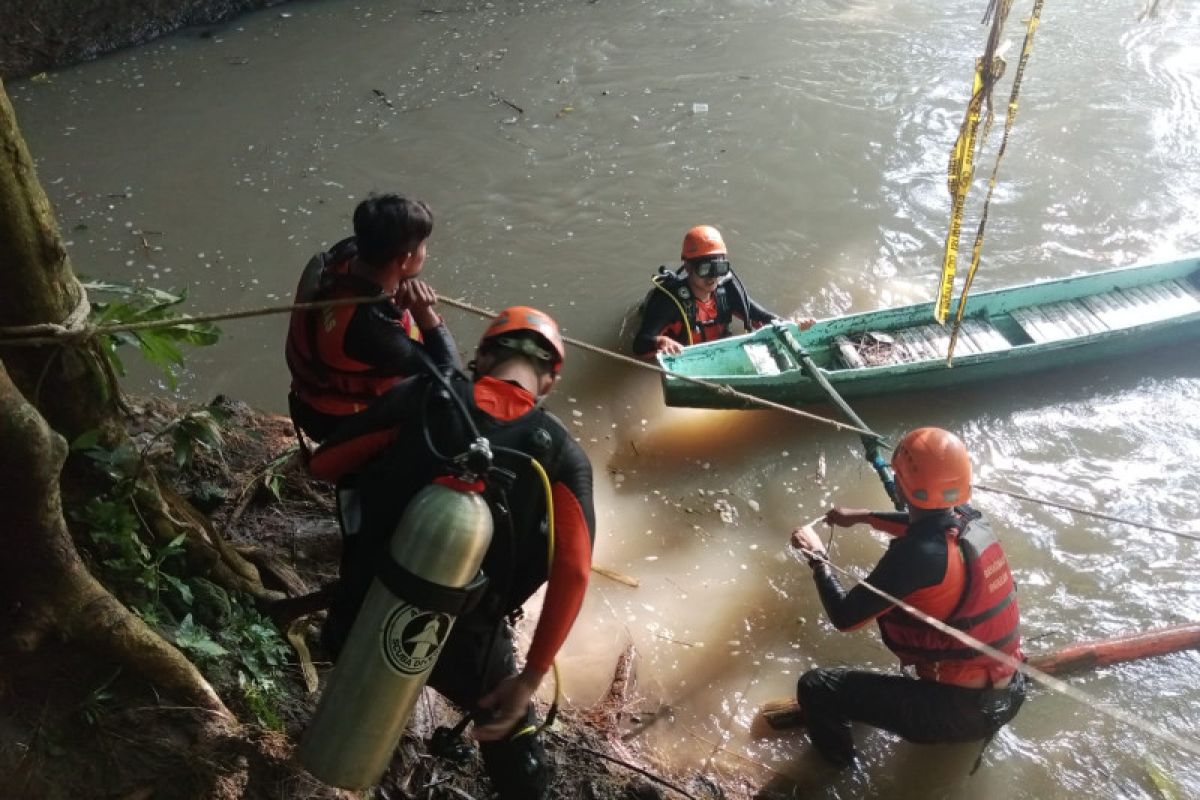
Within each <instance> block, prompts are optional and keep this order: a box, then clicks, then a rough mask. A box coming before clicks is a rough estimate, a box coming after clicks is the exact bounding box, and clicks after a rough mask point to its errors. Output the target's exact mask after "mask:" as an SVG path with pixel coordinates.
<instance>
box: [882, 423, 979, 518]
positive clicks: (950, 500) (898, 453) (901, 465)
mask: <svg viewBox="0 0 1200 800" xmlns="http://www.w3.org/2000/svg"><path fill="white" fill-rule="evenodd" d="M892 469H893V470H895V472H896V483H897V484H899V485H900V488H901V489H902V490H903V491H904V497H905V498H906V499H907V500H908V502H909V503H911V504H912V505H914V506H916V507H917V508H950V507H951V506H956V505H959V504H961V503H965V502H967V501H968V500H970V499H971V459H970V458H969V457H968V456H967V447H966V445H964V444H963V443H962V439H959V438H958V437H957V436H955V435H954V434H953V433H950V432H949V431H944V430H942V429H941V428H917V429H916V430H915V431H911V432H909V433H908V434H907V435H906V436H905V437H904V438H903V439H901V440H900V444H899V445H897V446H896V450H895V452H894V453H892Z"/></svg>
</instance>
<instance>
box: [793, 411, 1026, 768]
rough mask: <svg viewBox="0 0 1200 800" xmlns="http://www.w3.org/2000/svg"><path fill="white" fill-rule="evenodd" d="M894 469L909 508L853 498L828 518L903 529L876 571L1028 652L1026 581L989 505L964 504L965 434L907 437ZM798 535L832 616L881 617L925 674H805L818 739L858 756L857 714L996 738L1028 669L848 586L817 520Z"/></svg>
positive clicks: (902, 726)
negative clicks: (888, 508)
mask: <svg viewBox="0 0 1200 800" xmlns="http://www.w3.org/2000/svg"><path fill="white" fill-rule="evenodd" d="M892 468H893V469H894V470H895V472H896V485H897V487H898V488H899V489H900V491H901V492H902V493H903V496H904V500H905V502H906V503H907V504H908V508H909V511H908V513H907V515H905V514H895V513H875V512H870V511H866V510H851V509H845V508H834V509H832V510H831V511H829V512H828V513H827V514H826V515H825V521H826V522H828V523H829V524H830V525H839V526H843V527H849V526H852V525H858V524H867V525H870V526H871V527H872V528H875V529H876V530H879V531H883V532H884V533H888V534H891V535H892V536H895V537H896V538H895V539H893V540H892V542H891V543H890V544H889V546H888V549H887V552H886V553H884V555H883V558H882V559H880V561H879V563H878V564H877V565H876V566H875V569H874V570H872V571H871V574H870V575H869V576H868V577H867V578H866V582H867V583H869V584H871V585H872V586H874V587H876V588H878V589H882V590H883V591H884V592H887V593H888V594H890V595H891V596H892V597H895V598H898V599H900V600H903V601H905V602H906V603H908V604H910V605H912V606H914V607H916V608H917V609H919V610H921V611H924V612H925V613H926V614H928V615H929V616H931V617H933V618H935V619H938V620H941V621H943V622H945V623H946V624H947V625H949V626H950V627H953V628H956V629H958V630H961V631H963V632H965V633H967V634H968V635H970V636H973V637H974V638H976V639H978V640H980V641H982V642H984V643H985V644H988V645H990V646H991V647H993V648H995V649H996V650H999V651H1001V652H1002V653H1005V654H1007V655H1009V656H1012V657H1013V658H1015V659H1017V660H1023V656H1022V654H1021V637H1020V615H1019V613H1018V611H1017V600H1016V589H1015V586H1014V585H1013V578H1012V574H1011V572H1010V571H1009V567H1008V562H1007V560H1006V559H1005V557H1004V551H1003V550H1002V549H1001V548H1000V543H999V541H997V539H996V537H995V536H994V535H993V534H992V532H991V530H990V529H989V528H988V526H987V523H986V522H985V521H984V520H983V518H982V517H981V516H980V514H979V512H978V511H976V510H974V509H972V508H971V507H970V506H968V505H966V502H967V501H968V500H969V499H970V495H971V463H970V460H969V459H968V456H967V451H966V448H965V447H964V445H963V443H962V441H961V440H960V439H959V438H958V437H957V436H955V435H954V434H952V433H949V432H947V431H944V430H941V429H939V428H919V429H917V430H914V431H912V432H911V433H909V434H908V435H907V436H905V437H904V439H903V440H902V441H901V442H900V445H899V446H898V447H897V448H896V450H895V453H894V454H893V457H892ZM791 541H792V545H793V546H795V547H797V548H800V549H801V551H802V552H804V554H805V555H806V557H807V558H808V563H809V566H810V567H812V572H813V580H814V582H815V583H816V585H817V593H818V594H819V595H820V597H821V603H822V605H824V607H825V611H826V613H827V614H828V615H829V619H830V621H831V622H832V623H833V624H834V626H835V627H837V629H838V630H841V631H849V630H854V629H855V628H859V627H861V626H863V625H865V624H867V623H868V622H870V621H871V620H873V619H874V620H877V622H878V624H879V629H880V632H881V633H882V635H883V641H884V644H886V645H887V647H888V649H890V650H891V651H892V652H893V653H895V654H896V655H897V656H898V657H899V658H900V663H901V664H902V665H904V666H905V667H911V668H913V670H914V671H915V675H916V677H915V678H912V677H908V676H906V675H880V674H876V673H870V672H858V671H854V670H848V669H826V668H821V669H813V670H810V671H809V672H807V673H805V674H804V675H803V676H802V677H801V678H800V681H799V685H798V688H797V695H798V699H799V701H800V706H801V709H802V711H803V713H804V719H805V724H806V725H807V726H808V731H809V736H810V737H811V739H812V743H813V744H814V745H815V746H816V748H817V750H818V751H820V753H821V754H822V755H823V756H825V758H826V759H827V760H829V761H830V762H832V763H833V764H835V765H838V766H846V765H848V764H850V763H851V762H852V761H853V760H854V757H855V750H854V741H853V739H852V738H851V733H850V723H851V722H862V723H865V724H867V725H871V726H874V727H876V728H883V729H884V730H888V731H891V732H893V733H896V734H899V735H900V736H902V737H904V738H905V739H907V740H909V741H912V742H920V743H940V742H968V741H976V740H982V741H983V742H984V746H986V743H987V742H988V741H990V740H991V737H992V736H993V735H994V734H995V733H996V731H997V730H999V729H1000V727H1001V726H1003V725H1004V724H1005V723H1007V722H1008V721H1009V720H1011V719H1012V718H1013V717H1014V716H1016V713H1017V710H1018V709H1019V708H1020V707H1021V703H1022V702H1023V701H1024V699H1025V680H1024V677H1023V676H1022V675H1021V673H1019V672H1017V671H1015V670H1014V669H1013V668H1012V667H1011V666H1009V665H1008V664H1004V663H1000V662H999V661H997V660H995V659H993V658H991V657H990V656H987V655H984V654H983V653H980V652H979V651H977V650H975V649H973V648H971V647H968V646H966V645H965V644H963V643H962V642H960V641H959V640H958V639H955V638H954V637H952V636H949V635H947V634H944V633H942V632H940V631H938V630H936V629H935V628H933V627H932V626H930V625H928V624H927V623H925V622H922V621H921V620H919V619H917V618H916V617H914V616H912V615H910V614H909V613H908V612H906V611H905V610H903V609H902V608H900V607H898V606H896V605H894V604H892V603H890V602H888V601H887V600H884V599H883V598H881V597H880V596H879V595H877V594H874V593H873V592H871V591H870V590H869V589H867V588H865V587H863V586H861V585H860V586H855V587H854V588H852V589H851V590H850V591H849V592H847V591H845V590H844V589H842V587H841V585H840V584H839V583H838V579H837V577H836V576H835V575H834V573H833V570H832V568H831V567H830V566H829V564H828V563H827V561H826V559H825V547H824V545H823V544H822V542H821V539H820V537H819V536H817V534H816V532H815V531H813V530H812V528H811V527H808V526H804V527H801V528H797V529H796V530H795V531H793V532H792V539H791ZM981 755H982V751H981Z"/></svg>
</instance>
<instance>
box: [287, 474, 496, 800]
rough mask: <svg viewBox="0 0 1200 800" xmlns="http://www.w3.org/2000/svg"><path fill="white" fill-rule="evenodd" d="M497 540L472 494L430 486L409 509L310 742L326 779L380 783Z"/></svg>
mask: <svg viewBox="0 0 1200 800" xmlns="http://www.w3.org/2000/svg"><path fill="white" fill-rule="evenodd" d="M491 540H492V515H491V511H490V509H489V508H488V505H487V503H486V502H485V501H484V500H483V498H482V497H480V496H479V494H478V493H476V492H474V491H470V490H467V488H466V487H465V486H464V487H463V489H462V490H460V489H458V488H451V487H449V486H446V485H442V484H440V483H434V484H430V485H429V486H427V487H425V488H424V489H422V490H421V491H420V492H419V493H418V494H417V495H416V496H415V497H414V498H413V499H412V501H411V502H410V503H409V504H408V508H406V509H405V511H404V515H403V516H402V517H401V519H400V522H399V523H398V524H397V526H396V531H395V533H393V534H392V539H391V543H390V545H389V551H390V559H383V561H384V562H385V563H381V564H380V565H379V567H378V571H377V573H376V577H375V579H374V580H373V581H372V583H371V588H370V590H369V591H368V593H367V596H366V599H365V600H364V601H363V605H362V608H361V609H360V610H359V612H358V616H357V617H356V618H355V620H354V624H353V626H352V627H351V629H350V633H349V634H348V636H347V638H346V643H345V645H344V646H343V648H342V652H341V655H340V656H339V657H338V661H337V665H336V667H335V668H334V670H333V672H332V673H331V674H330V676H329V680H328V683H327V685H326V687H325V692H324V694H323V695H322V696H321V700H320V702H319V703H318V705H317V710H316V712H315V713H314V714H313V718H312V721H311V722H310V723H309V726H308V729H307V730H306V731H305V732H304V737H303V739H302V740H301V742H300V747H299V750H298V752H297V756H298V758H299V760H300V763H301V764H302V765H303V766H304V768H305V769H307V770H308V771H309V772H310V773H312V774H313V775H314V776H315V777H316V778H318V779H320V780H321V781H323V782H325V783H327V784H329V785H331V786H338V787H341V788H343V789H365V788H367V787H369V786H374V785H375V784H377V783H378V782H379V780H380V778H381V777H382V776H383V773H384V770H386V769H387V766H388V762H389V761H390V760H391V757H392V752H393V751H394V750H395V748H396V744H397V742H399V740H400V735H401V734H402V733H403V732H404V726H405V725H406V724H407V723H408V718H409V716H410V715H411V714H412V709H413V706H414V705H415V704H416V702H417V699H418V697H419V696H420V694H421V689H422V688H424V686H425V681H426V680H427V679H428V678H429V673H430V670H432V669H433V665H434V662H435V661H436V660H437V657H438V654H439V653H440V652H441V648H442V644H443V643H444V642H445V641H446V636H447V635H448V634H449V632H450V627H451V626H452V625H453V624H454V618H455V616H456V615H457V614H458V613H460V612H461V611H462V610H463V607H464V603H465V602H468V601H467V600H466V598H467V597H468V596H475V597H477V596H478V590H479V589H480V588H481V586H482V583H483V581H484V578H483V574H482V573H481V572H480V570H479V567H480V564H482V563H483V557H484V554H485V553H486V552H487V549H488V545H489V544H490V543H491ZM387 562H390V563H387Z"/></svg>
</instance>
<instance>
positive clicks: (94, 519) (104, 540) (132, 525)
mask: <svg viewBox="0 0 1200 800" xmlns="http://www.w3.org/2000/svg"><path fill="white" fill-rule="evenodd" d="M71 516H72V517H73V518H74V519H75V520H76V521H78V522H80V523H82V524H83V525H84V526H85V527H86V529H87V531H88V534H89V536H90V537H91V540H92V542H93V543H94V544H95V545H96V551H97V554H98V556H99V559H100V561H99V567H100V568H101V571H102V574H103V577H105V578H106V579H107V582H108V583H109V584H110V585H113V586H116V587H119V588H120V589H121V593H122V595H124V596H125V598H126V602H127V603H129V605H130V606H131V607H132V608H133V609H134V611H136V612H137V613H138V614H139V615H141V616H142V618H143V619H146V620H147V621H151V620H154V621H157V620H160V619H162V618H163V617H164V616H168V617H169V616H170V613H169V609H168V608H166V607H165V606H164V600H165V599H166V598H164V592H167V593H169V594H170V595H171V598H170V599H171V600H172V601H174V602H175V604H182V605H183V606H190V605H191V604H192V590H191V587H189V586H188V584H187V582H186V581H184V580H183V579H182V578H180V577H179V576H177V575H174V574H172V573H171V572H168V571H166V570H165V569H164V566H165V565H166V564H167V563H168V562H172V561H176V560H178V561H180V562H181V561H182V558H181V557H182V555H183V540H184V536H183V535H182V534H181V535H179V536H176V537H175V538H174V539H172V540H171V541H169V542H167V543H166V544H163V545H161V546H158V547H153V548H152V547H150V546H148V545H147V544H146V543H145V542H144V541H142V537H141V536H140V534H139V530H140V527H141V520H140V519H138V517H137V515H136V514H135V513H134V511H133V508H132V505H131V504H130V502H129V499H128V497H119V496H118V497H112V496H105V497H93V498H91V499H90V500H88V502H87V503H85V504H84V506H83V507H82V508H80V509H77V510H75V511H73V512H72V514H71Z"/></svg>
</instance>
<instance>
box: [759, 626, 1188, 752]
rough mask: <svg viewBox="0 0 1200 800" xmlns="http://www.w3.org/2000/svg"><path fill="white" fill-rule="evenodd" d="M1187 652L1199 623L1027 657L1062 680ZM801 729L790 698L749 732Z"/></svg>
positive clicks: (766, 709) (775, 703)
mask: <svg viewBox="0 0 1200 800" xmlns="http://www.w3.org/2000/svg"><path fill="white" fill-rule="evenodd" d="M1188 649H1200V622H1185V623H1183V624H1180V625H1169V626H1167V627H1163V628H1155V629H1154V630H1149V631H1142V632H1139V633H1126V634H1120V635H1117V636H1113V637H1111V638H1108V639H1098V640H1096V641H1091V642H1077V643H1076V644H1072V645H1067V646H1066V647H1061V648H1059V649H1057V650H1051V651H1050V652H1049V653H1041V654H1039V655H1035V656H1030V657H1029V659H1028V663H1029V666H1031V667H1033V668H1034V669H1037V670H1040V671H1042V672H1044V673H1046V674H1047V675H1053V676H1054V677H1056V678H1061V677H1062V676H1064V675H1071V674H1074V673H1077V672H1086V671H1088V670H1093V669H1098V668H1100V667H1107V666H1109V665H1110V664H1120V663H1121V662H1124V661H1136V660H1138V659H1142V658H1151V657H1153V656H1161V655H1166V654H1167V653H1175V652H1178V651H1180V650H1188ZM803 727H804V712H803V711H802V710H801V709H800V704H799V703H797V702H796V700H795V698H793V697H789V698H783V699H779V700H772V701H770V702H768V703H765V704H764V705H763V707H762V708H761V709H759V711H758V714H757V715H755V717H754V721H753V722H752V723H751V725H750V733H751V735H752V736H754V737H755V738H764V737H768V736H780V735H787V734H789V733H793V732H798V731H799V730H800V729H802V728H803Z"/></svg>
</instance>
